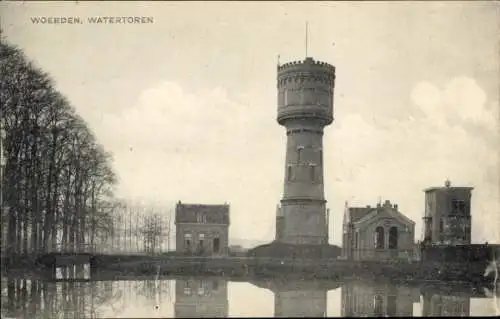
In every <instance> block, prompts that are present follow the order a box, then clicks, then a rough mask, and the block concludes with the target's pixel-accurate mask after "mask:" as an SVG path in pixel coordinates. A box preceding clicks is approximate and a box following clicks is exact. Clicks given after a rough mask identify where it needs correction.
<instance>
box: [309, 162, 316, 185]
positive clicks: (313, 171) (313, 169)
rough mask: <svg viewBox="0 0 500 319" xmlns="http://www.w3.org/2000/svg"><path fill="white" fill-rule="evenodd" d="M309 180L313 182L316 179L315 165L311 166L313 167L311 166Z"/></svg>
mask: <svg viewBox="0 0 500 319" xmlns="http://www.w3.org/2000/svg"><path fill="white" fill-rule="evenodd" d="M309 178H310V179H311V181H313V182H314V181H315V179H316V165H314V164H311V166H309Z"/></svg>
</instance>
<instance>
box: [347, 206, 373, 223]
mask: <svg viewBox="0 0 500 319" xmlns="http://www.w3.org/2000/svg"><path fill="white" fill-rule="evenodd" d="M375 209H376V208H375V207H349V215H350V216H349V217H350V218H349V219H350V222H351V223H354V222H356V221H358V220H360V219H361V218H363V217H365V216H366V215H368V214H370V213H371V212H372V211H374V210H375Z"/></svg>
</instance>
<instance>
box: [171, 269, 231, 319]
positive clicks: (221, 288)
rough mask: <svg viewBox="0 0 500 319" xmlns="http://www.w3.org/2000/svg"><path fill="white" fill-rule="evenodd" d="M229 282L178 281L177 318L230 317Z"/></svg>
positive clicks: (215, 279) (221, 280)
mask: <svg viewBox="0 0 500 319" xmlns="http://www.w3.org/2000/svg"><path fill="white" fill-rule="evenodd" d="M228 304H229V302H228V296H227V281H226V280H223V279H219V278H207V279H197V278H189V279H176V281H175V317H176V318H205V317H207V318H208V317H211V318H224V317H227V316H228V309H229V305H228Z"/></svg>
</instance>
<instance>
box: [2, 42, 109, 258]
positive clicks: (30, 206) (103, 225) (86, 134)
mask: <svg viewBox="0 0 500 319" xmlns="http://www.w3.org/2000/svg"><path fill="white" fill-rule="evenodd" d="M0 106H1V114H2V117H1V120H2V127H3V128H4V129H5V143H4V151H5V153H4V154H5V172H4V174H3V180H2V189H1V190H2V198H3V199H4V200H5V203H6V207H7V208H8V209H7V210H6V212H5V215H4V216H5V217H6V219H7V222H6V232H7V236H6V241H7V243H6V246H7V247H6V250H7V254H8V255H9V256H16V255H18V254H22V253H44V252H49V251H51V250H54V249H56V248H57V247H60V248H64V249H69V250H76V249H80V248H81V247H83V246H86V245H90V246H93V245H94V243H95V240H96V236H98V235H103V233H104V232H105V230H106V231H107V232H109V230H110V227H109V224H110V219H111V211H110V202H112V201H113V186H114V184H115V181H116V177H115V174H114V172H113V171H112V169H111V165H110V163H111V156H110V155H109V154H108V153H106V152H105V151H104V149H103V148H102V147H101V146H100V145H99V144H97V142H96V140H95V137H94V135H93V134H92V132H91V131H90V130H89V129H88V127H87V125H86V124H85V122H84V121H83V120H82V119H81V118H80V117H79V116H78V115H77V114H76V113H75V111H74V109H73V107H72V106H71V105H70V103H69V102H68V101H67V99H66V98H65V97H64V96H63V95H62V94H61V93H60V92H58V91H56V90H55V89H54V86H53V84H52V81H51V79H50V77H49V76H48V75H47V74H46V73H44V72H43V71H41V70H39V69H38V68H37V67H36V66H34V65H33V64H32V63H31V62H30V61H28V60H27V59H26V57H25V56H24V54H23V53H22V52H21V50H19V49H18V48H16V47H14V46H12V45H10V44H7V43H6V42H5V41H4V39H3V38H2V39H1V43H0ZM3 210H4V207H2V211H3ZM4 230H5V229H4V228H2V231H4Z"/></svg>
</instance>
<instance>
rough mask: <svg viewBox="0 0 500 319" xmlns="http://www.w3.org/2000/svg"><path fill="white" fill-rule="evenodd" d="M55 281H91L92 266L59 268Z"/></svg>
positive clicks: (56, 271) (56, 270)
mask: <svg viewBox="0 0 500 319" xmlns="http://www.w3.org/2000/svg"><path fill="white" fill-rule="evenodd" d="M55 279H57V280H61V279H66V280H67V279H90V264H83V265H72V266H65V267H57V268H56V269H55Z"/></svg>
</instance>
